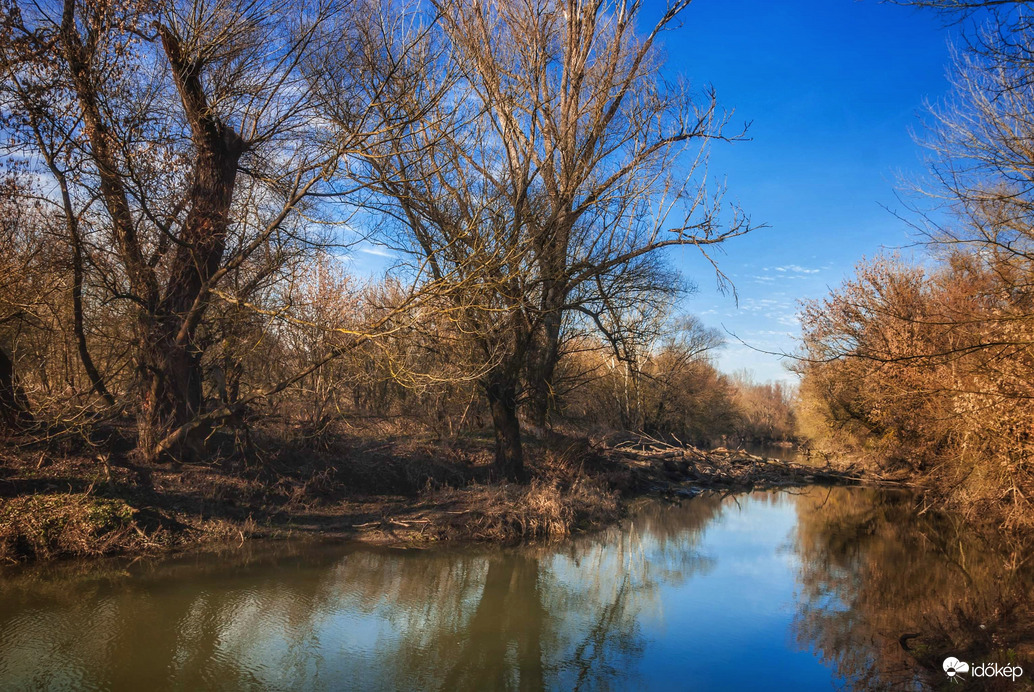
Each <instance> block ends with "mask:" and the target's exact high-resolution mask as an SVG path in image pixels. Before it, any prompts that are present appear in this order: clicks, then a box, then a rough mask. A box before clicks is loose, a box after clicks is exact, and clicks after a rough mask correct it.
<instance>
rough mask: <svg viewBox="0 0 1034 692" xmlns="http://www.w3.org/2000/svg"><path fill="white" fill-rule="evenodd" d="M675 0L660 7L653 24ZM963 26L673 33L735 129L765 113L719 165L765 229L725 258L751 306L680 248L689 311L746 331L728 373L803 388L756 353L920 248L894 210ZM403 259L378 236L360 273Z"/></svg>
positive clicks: (714, 23) (674, 49)
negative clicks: (811, 309) (869, 265)
mask: <svg viewBox="0 0 1034 692" xmlns="http://www.w3.org/2000/svg"><path fill="white" fill-rule="evenodd" d="M663 2H664V0H645V3H644V9H645V11H644V16H643V19H644V20H646V19H649V18H650V15H651V13H654V14H655V13H657V12H659V11H660V10H661V8H662V7H663V5H662V3H663ZM954 32H957V28H953V27H949V26H946V25H945V22H944V19H943V17H941V16H939V15H937V14H936V13H934V12H931V11H919V10H915V9H913V8H910V7H902V6H899V5H893V4H888V3H883V2H879V1H878V0H694V1H693V2H692V4H691V5H690V6H689V7H688V8H687V9H686V10H685V12H684V14H683V15H682V21H681V23H680V24H679V26H677V27H676V28H673V29H672V30H670V31H668V32H666V33H665V34H664V35H663V38H662V42H663V47H664V50H665V52H666V54H667V58H668V67H667V69H668V70H669V72H670V73H671V75H672V76H675V75H676V74H681V75H683V76H685V77H687V78H689V79H690V81H691V83H692V84H693V85H694V86H695V87H697V88H701V89H702V88H704V87H706V86H708V85H711V86H713V87H714V89H715V90H716V92H717V96H718V100H719V102H720V104H721V105H722V106H723V107H724V108H725V109H728V110H732V111H734V113H733V117H732V123H731V125H732V126H733V127H734V128H736V127H741V126H742V125H743V123H745V122H748V121H749V122H751V126H750V128H749V131H748V136H749V138H750V141H747V142H740V143H736V144H724V143H719V144H716V145H715V146H714V147H713V148H712V150H711V158H710V164H709V167H708V176H709V180H711V181H712V182H713V181H724V183H725V186H726V196H725V199H726V201H727V202H732V203H735V204H738V205H739V206H740V207H741V208H742V209H743V210H744V211H745V212H747V213H748V214H749V215H750V216H751V219H752V221H753V222H754V223H757V224H765V225H766V228H764V229H762V230H758V231H756V232H755V233H752V234H750V235H748V236H744V237H741V238H736V239H733V240H732V241H731V242H729V243H728V244H727V245H726V246H725V248H724V252H720V253H718V255H717V260H718V262H719V265H720V266H721V268H722V270H723V271H724V272H725V273H726V274H727V275H728V276H729V277H730V278H731V279H732V280H733V283H734V284H735V287H736V293H737V295H738V298H739V301H738V304H737V301H736V299H735V298H734V297H733V296H732V295H731V294H722V293H720V292H719V291H718V290H717V285H716V281H715V276H714V272H713V270H712V269H711V267H710V265H709V264H708V263H707V262H706V260H704V259H703V258H702V257H701V256H700V255H699V254H698V253H697V251H696V250H695V249H686V250H684V251H680V252H679V253H677V254H674V255H673V257H672V259H673V260H674V263H675V265H676V266H677V267H678V268H679V269H680V271H682V273H683V274H684V276H685V277H686V278H688V279H689V280H691V281H692V282H693V283H694V284H696V286H697V287H698V291H697V292H696V294H695V295H693V296H691V297H690V298H689V299H687V300H686V301H685V303H684V305H682V306H681V310H682V311H683V312H688V313H692V314H695V315H697V316H699V317H700V318H701V320H702V321H703V322H704V323H705V324H706V325H708V326H711V327H715V328H718V329H720V330H722V331H723V332H729V333H731V334H732V335H735V336H728V337H727V340H728V344H727V346H726V347H725V348H724V349H723V350H722V351H721V352H720V353H719V354H718V356H717V362H718V365H719V367H720V368H721V369H722V370H724V371H726V372H733V371H736V370H741V369H746V370H750V371H752V372H753V374H754V376H755V377H756V378H757V379H759V380H775V379H781V380H788V381H795V379H796V378H795V376H794V375H792V374H791V373H790V372H788V371H787V370H786V369H785V367H784V365H783V363H782V362H781V361H780V359H779V358H778V357H776V356H773V355H766V354H764V353H760V352H758V350H756V349H760V350H762V351H773V352H789V351H792V350H793V349H794V340H793V337H794V336H796V335H797V334H798V333H799V325H798V323H797V320H796V312H797V304H798V301H799V300H802V299H813V298H821V297H822V296H824V295H826V294H827V293H828V291H829V289H830V288H831V287H835V286H837V285H838V284H840V282H841V281H843V280H844V279H845V278H846V277H847V276H849V275H850V274H851V273H852V271H853V268H854V266H855V264H856V263H857V262H858V261H859V260H860V259H862V257H863V256H864V257H872V256H874V255H877V254H879V253H880V252H881V251H888V250H894V249H897V248H907V247H908V246H909V245H912V244H913V243H914V242H915V240H916V238H915V237H914V234H913V231H912V229H911V228H910V227H909V225H908V224H907V223H906V222H904V221H902V220H900V219H898V218H896V217H895V215H894V214H893V213H892V211H888V209H890V210H893V211H897V212H905V209H904V207H903V205H902V202H901V201H899V199H898V195H899V191H900V190H902V189H903V188H902V181H903V180H904V181H913V182H914V181H918V180H920V179H921V177H922V175H923V173H924V171H925V166H924V164H923V157H924V155H925V151H924V150H923V149H922V147H921V146H919V145H918V144H916V142H915V139H914V137H913V133H917V132H921V130H922V117H923V112H924V110H925V104H926V103H928V102H937V101H939V100H941V99H942V98H944V97H945V96H946V94H947V90H948V81H947V71H948V64H949V58H950V46H949V41H950V39H951V37H952V35H953V33H954ZM913 201H915V200H913ZM885 207H886V208H885ZM908 252H910V251H909V250H905V251H904V253H905V254H906V255H907V254H908ZM391 256H392V253H391V252H388V251H387V250H385V249H382V248H379V247H377V246H373V245H363V246H360V247H359V248H357V252H356V253H355V254H354V255H353V256H352V259H353V266H354V267H355V268H356V269H358V270H360V271H367V272H374V273H376V272H379V271H382V270H383V269H384V268H385V267H386V266H388V264H390V263H391V260H390V258H391ZM737 338H738V339H740V340H742V341H743V342H745V343H746V344H747V345H743V344H741V343H739V341H737Z"/></svg>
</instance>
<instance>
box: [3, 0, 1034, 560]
mask: <svg viewBox="0 0 1034 692" xmlns="http://www.w3.org/2000/svg"><path fill="white" fill-rule="evenodd" d="M689 4H690V1H689V0H678V1H675V2H669V3H667V4H666V5H664V6H660V5H653V4H650V3H641V2H636V1H630V2H626V1H620V2H612V1H610V0H585V1H583V2H578V3H564V2H553V1H550V2H486V3H481V2H468V1H463V0H436V1H435V2H418V1H415V0H414V1H413V2H407V1H406V0H276V1H273V2H269V1H260V0H140V1H139V2H131V3H127V2H120V1H115V0H48V1H47V2H20V1H18V0H4V1H3V3H2V4H0V70H2V81H0V137H2V140H0V147H2V150H3V155H2V159H0V162H2V167H3V171H2V173H3V178H2V185H0V207H2V209H0V248H2V249H0V429H2V435H3V438H4V440H3V450H2V455H3V456H2V458H3V463H2V465H0V473H2V475H0V497H2V498H3V500H4V505H3V509H0V555H2V556H3V557H5V558H8V559H12V560H14V559H22V558H33V557H36V558H43V557H50V556H54V555H64V554H77V555H81V554H97V553H106V552H119V551H133V550H144V549H151V548H154V549H163V548H168V547H179V546H181V545H184V544H190V543H192V542H197V541H201V540H207V539H209V538H213V537H214V538H218V539H226V538H234V539H236V538H237V537H238V536H239V538H240V540H241V541H242V542H243V541H244V539H245V538H246V537H247V536H249V535H263V536H270V535H280V534H281V533H283V534H285V535H290V534H291V533H292V532H293V531H298V530H306V531H307V530H313V531H316V532H323V533H327V534H332V535H339V534H343V535H351V533H350V532H351V531H352V529H354V528H355V527H373V526H375V527H378V529H381V528H384V527H385V526H388V527H392V526H394V527H400V526H401V527H405V528H407V529H410V528H412V527H413V526H414V525H418V526H419V525H421V524H420V523H421V522H430V521H431V520H430V519H427V518H426V515H413V514H412V512H411V510H412V508H413V507H414V506H416V505H420V506H425V505H426V506H433V507H435V508H437V510H436V511H438V512H439V514H438V515H437V516H438V518H439V519H441V518H442V517H443V516H445V515H462V516H464V517H467V519H466V520H464V521H462V522H459V523H460V524H462V526H458V525H457V522H454V521H452V520H449V522H448V527H447V528H445V529H442V530H441V532H439V533H438V534H435V535H436V538H435V540H437V539H444V538H451V537H465V538H478V539H505V540H511V539H525V538H536V537H563V536H567V535H568V534H570V533H571V532H572V531H576V530H580V529H581V528H588V527H593V526H599V525H602V524H605V523H606V522H608V521H611V520H613V519H615V518H617V517H619V516H621V515H622V512H624V511H625V510H624V504H623V503H624V500H625V499H627V497H628V496H631V495H635V494H636V493H640V492H644V491H647V490H649V489H651V488H653V489H656V488H657V487H659V486H658V485H657V482H658V481H657V479H658V478H662V477H663V482H664V483H667V482H669V481H674V480H676V479H677V478H679V476H678V474H680V473H685V472H686V471H685V468H684V467H685V466H686V465H687V464H690V463H691V461H690V460H691V459H693V458H696V457H694V454H695V452H694V453H693V454H691V453H689V452H688V451H687V452H681V451H680V452H678V459H679V460H680V462H679V463H681V464H683V467H677V464H674V462H672V458H673V457H671V455H670V454H669V456H668V457H664V454H667V452H658V453H656V454H654V456H653V457H650V460H651V461H650V463H654V462H659V461H662V460H664V459H666V460H667V461H666V465H665V466H664V468H660V467H658V469H654V470H653V471H651V472H650V473H647V474H646V475H645V476H644V475H643V473H640V472H639V471H637V470H635V469H634V468H632V467H631V466H629V465H628V464H627V463H626V461H627V460H626V461H620V460H617V461H616V459H618V458H619V457H621V455H620V454H611V453H610V451H612V450H613V449H615V448H616V445H620V444H622V443H623V442H622V441H623V440H624V441H627V439H630V438H631V437H636V438H637V439H639V440H640V441H643V440H648V441H649V444H653V445H654V446H655V447H654V449H653V452H657V447H658V446H660V447H663V448H666V449H668V448H689V447H691V446H696V447H701V448H708V449H710V448H715V447H720V448H724V447H733V448H735V447H739V446H741V445H748V446H749V445H755V444H769V445H771V444H780V445H785V446H787V447H790V446H798V447H800V448H802V449H804V450H806V451H807V452H809V453H810V454H811V455H812V458H813V459H819V460H820V461H819V462H815V463H823V464H825V465H826V466H827V467H831V466H837V467H838V468H840V469H842V471H841V472H839V473H842V474H848V473H853V474H855V475H853V476H850V478H851V479H853V480H856V481H857V480H862V479H863V477H864V478H868V479H875V480H877V481H890V482H893V483H898V484H905V485H908V486H910V487H913V488H916V489H917V492H920V493H921V496H922V498H923V501H924V502H933V503H935V504H937V505H938V506H943V507H950V508H954V509H956V510H960V511H963V512H964V513H967V515H968V516H970V517H978V516H980V517H991V518H992V519H993V520H995V521H997V522H998V523H999V525H1001V526H1005V527H1009V528H1011V529H1023V528H1029V527H1030V526H1032V525H1034V510H1032V508H1031V505H1030V502H1031V499H1030V498H1032V497H1034V469H1032V468H1031V465H1030V460H1029V459H1030V454H1029V451H1030V450H1031V449H1032V445H1034V440H1032V425H1034V414H1032V413H1031V407H1030V406H1029V399H1030V396H1031V385H1030V383H1031V381H1032V378H1031V367H1032V366H1034V363H1032V359H1031V340H1030V330H1031V314H1032V310H1031V301H1032V293H1031V282H1030V278H1029V277H1030V276H1031V274H1032V272H1034V264H1032V253H1034V248H1032V241H1034V233H1032V231H1031V228H1032V225H1031V224H1032V219H1031V216H1030V214H1031V211H1030V205H1031V204H1032V201H1031V196H1032V194H1034V192H1032V190H1031V183H1030V181H1031V180H1032V179H1034V157H1032V155H1031V151H1030V146H1029V142H1030V141H1031V139H1032V138H1034V130H1032V128H1034V126H1032V125H1031V122H1034V92H1032V90H1031V82H1032V80H1031V79H1030V75H1031V70H1032V67H1031V64H1030V60H1029V55H1028V52H1029V51H1028V47H1029V46H1030V45H1031V43H1032V39H1034V26H1032V25H1031V23H1030V20H1029V19H1028V18H1027V16H1026V15H1025V13H1024V12H1023V11H1022V9H1023V5H1024V3H1009V2H1006V3H991V5H994V7H993V8H989V7H983V6H982V4H981V3H959V2H954V1H953V0H944V1H943V2H913V3H904V4H911V5H919V6H923V7H926V6H932V7H934V8H936V9H939V10H940V11H942V12H943V13H944V16H945V18H946V20H947V21H960V22H962V21H968V20H969V19H970V18H971V17H972V16H979V19H980V21H979V22H974V23H973V26H975V27H980V28H977V29H973V30H972V31H971V32H970V33H969V34H966V36H967V37H968V40H967V43H966V44H965V45H963V46H961V47H960V48H959V49H957V50H956V52H955V56H954V64H953V65H952V66H951V68H950V73H951V79H952V92H951V94H952V95H951V97H950V99H948V100H947V101H946V102H944V103H939V104H935V105H934V106H932V107H931V111H930V114H929V118H930V120H931V122H930V123H929V127H928V129H927V130H926V131H925V132H923V133H920V134H919V135H918V137H919V138H920V140H921V141H922V143H923V144H924V146H926V148H927V152H928V155H929V167H930V179H929V180H927V181H924V182H923V183H922V185H920V186H919V187H920V189H919V190H918V192H919V193H920V197H921V198H922V199H923V200H925V201H924V202H920V203H917V204H916V205H915V209H913V210H911V211H910V215H909V217H908V220H909V223H911V224H912V225H913V226H914V228H915V230H916V234H917V236H918V237H920V239H921V245H922V248H921V249H920V251H919V252H916V253H913V254H910V255H908V256H906V255H905V254H902V253H899V254H887V255H885V256H880V257H877V258H874V259H871V260H866V261H863V262H862V263H861V264H859V266H858V267H857V271H856V274H855V275H854V276H853V277H852V278H849V279H848V280H846V281H845V282H844V283H843V285H841V286H840V287H838V288H836V289H834V290H833V291H832V293H831V294H830V295H829V296H828V297H826V298H821V299H817V300H811V301H806V302H804V303H803V304H802V305H801V310H800V314H799V319H800V323H801V328H802V331H801V335H800V339H799V348H798V351H797V352H796V353H794V354H790V355H791V356H792V357H791V359H790V360H791V362H792V369H793V370H794V371H795V372H796V374H797V375H798V376H799V378H800V385H799V387H796V386H790V385H787V384H785V383H783V382H775V383H770V382H758V381H756V380H755V378H754V377H753V375H752V374H751V372H750V371H748V370H743V371H739V372H737V373H735V374H728V373H725V372H722V371H721V370H719V368H718V367H717V365H716V361H715V354H716V353H717V352H718V351H719V349H721V348H722V346H723V342H724V340H725V334H723V333H722V332H721V331H719V330H716V329H714V328H711V327H708V326H705V324H704V323H703V322H702V321H701V320H700V319H699V318H698V317H696V316H694V315H693V314H691V313H690V312H688V311H687V310H686V309H685V306H686V305H687V302H686V299H687V297H689V296H691V295H692V294H693V292H694V291H695V290H696V285H697V282H699V281H715V280H716V281H717V282H718V284H719V285H720V286H721V287H723V288H724V289H726V290H727V291H728V292H729V293H730V294H731V295H730V299H734V295H735V287H734V286H733V285H732V283H731V281H730V280H729V277H728V276H727V274H726V269H725V268H724V267H725V262H727V261H729V259H728V258H727V257H722V255H724V254H726V250H727V248H728V247H730V246H732V245H734V243H733V241H735V242H739V243H749V242H751V237H752V233H754V232H755V231H757V230H758V229H759V228H760V227H761V226H762V224H761V223H759V222H756V221H753V220H752V218H751V216H750V215H749V214H748V213H747V212H746V211H745V210H743V209H741V208H739V206H738V205H737V204H735V203H733V202H730V201H728V200H727V199H726V196H725V189H724V186H723V185H722V184H720V183H716V182H715V180H714V177H713V176H709V171H708V162H709V154H710V152H711V151H712V149H713V148H714V147H725V146H732V145H736V146H740V145H741V143H742V145H743V146H749V143H747V142H746V140H748V139H749V129H748V126H747V124H743V123H739V122H738V121H736V120H735V119H734V117H733V115H732V112H731V110H729V109H727V108H726V107H725V106H724V105H723V104H722V103H720V102H719V100H718V97H717V95H716V93H715V91H714V90H713V89H712V88H709V87H708V86H707V85H699V84H691V83H689V81H688V80H686V79H684V78H681V77H679V75H678V72H677V69H676V66H674V65H671V64H669V62H668V60H667V57H666V53H665V51H664V49H663V41H662V37H663V35H664V34H665V33H666V32H668V31H671V30H673V29H674V28H675V27H677V26H678V25H679V24H680V22H681V21H682V18H683V16H684V13H685V10H686V9H687V7H688V6H689ZM931 200H932V201H933V204H932V205H931V204H930V203H929V202H930V201H931ZM679 249H682V250H683V251H688V252H693V253H698V254H699V255H700V256H701V257H702V258H703V260H704V262H705V264H706V265H707V266H708V267H709V268H710V269H709V271H708V274H707V275H706V276H689V275H687V274H686V273H685V272H684V271H682V266H681V265H680V263H679V262H678V261H676V258H677V257H678V256H679V255H677V254H675V251H678V250H679ZM719 259H721V260H722V263H719ZM761 347H762V348H763V345H762V346H761ZM662 457H663V458H662ZM744 458H745V459H746V458H747V457H744ZM721 459H726V457H721ZM723 463H724V462H723ZM676 467H677V468H676ZM843 469H848V470H847V471H843ZM791 471H793V470H792V469H791ZM793 473H797V472H796V471H793ZM650 474H653V475H650ZM665 474H667V475H665ZM865 474H868V475H865ZM827 476H828V474H827ZM697 477H698V478H699V477H700V474H699V473H698V474H697ZM709 477H710V478H719V479H721V478H731V477H732V476H731V475H730V474H729V473H724V472H715V473H712V475H711V476H709ZM751 477H752V478H753V476H751ZM828 477H831V476H828ZM848 477H849V476H847V475H841V476H837V478H841V479H843V478H848ZM681 479H682V480H685V479H686V477H685V476H681ZM752 482H753V481H752ZM457 507H458V508H459V509H456V508H457ZM399 512H402V514H399ZM406 512H409V513H408V514H407V513H406ZM400 516H404V517H405V518H401V519H400V518H399V517H400ZM414 516H416V518H414ZM393 517H394V518H393ZM471 517H473V518H471ZM425 528H426V527H425Z"/></svg>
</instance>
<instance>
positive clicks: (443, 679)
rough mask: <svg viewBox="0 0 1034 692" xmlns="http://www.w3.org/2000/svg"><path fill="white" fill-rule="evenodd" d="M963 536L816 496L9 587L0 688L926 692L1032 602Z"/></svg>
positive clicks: (21, 576) (924, 519)
mask: <svg viewBox="0 0 1034 692" xmlns="http://www.w3.org/2000/svg"><path fill="white" fill-rule="evenodd" d="M971 533H972V532H970V533H967V532H966V531H965V530H964V529H963V528H962V527H961V526H960V525H958V523H957V522H956V523H953V522H952V521H951V519H950V518H945V517H935V516H933V515H932V514H931V513H927V514H924V515H921V516H918V517H917V516H916V514H915V512H914V511H913V509H912V508H911V504H910V503H909V501H908V500H907V498H903V497H901V496H894V495H888V494H885V493H884V494H880V493H873V492H871V491H864V490H858V489H838V490H834V491H831V492H827V491H826V490H819V489H816V490H813V491H809V492H807V493H804V494H800V495H796V494H789V493H753V494H750V495H745V496H738V497H728V498H724V499H723V498H719V497H716V496H710V497H707V496H705V497H698V498H694V499H693V500H689V501H686V502H684V503H683V504H682V505H681V506H672V505H668V504H661V503H656V504H651V505H648V506H646V507H644V508H643V509H642V510H641V511H640V512H639V513H638V514H637V515H636V516H635V518H634V520H631V521H629V522H627V523H626V524H625V525H623V526H621V527H615V528H613V529H611V530H608V531H605V532H603V533H600V534H597V535H593V536H587V537H583V538H581V539H579V540H575V541H571V542H568V543H565V544H563V545H560V546H552V547H533V548H525V549H519V550H518V549H515V550H498V549H495V550H491V549H480V548H464V549H459V548H448V549H441V550H426V551H419V550H375V549H369V548H354V547H352V548H349V547H328V546H322V547H318V546H311V545H297V544H285V545H277V546H271V547H264V548H261V549H253V550H250V551H245V552H235V553H230V554H228V555H222V556H207V557H203V556H191V557H181V558H178V559H175V560H167V561H161V562H144V561H139V562H136V563H128V562H125V561H106V562H102V563H90V564H66V565H60V566H57V567H55V568H46V569H28V570H20V571H10V570H8V571H7V572H4V573H3V574H2V575H0V603H2V605H3V607H2V608H0V687H3V688H4V689H39V688H49V689H139V688H142V687H146V688H148V689H188V688H189V689H334V690H336V689H358V688H361V689H420V690H424V689H448V690H463V689H472V690H473V689H477V690H482V689H515V690H517V689H520V690H524V689H543V688H552V689H627V688H633V689H643V688H649V689H671V688H672V687H679V688H682V687H687V686H688V687H694V688H699V689H735V688H744V687H748V688H750V687H756V686H757V685H758V684H759V681H763V684H764V686H765V687H767V688H776V689H809V688H814V689H827V688H829V686H830V685H831V684H833V685H846V686H858V687H862V688H869V687H873V686H876V685H877V684H887V685H891V684H893V685H901V684H905V685H913V686H921V685H922V684H924V680H925V678H924V677H923V675H924V673H923V671H924V667H923V666H924V665H929V661H928V660H927V659H928V658H930V656H933V655H934V653H933V652H934V651H935V648H936V647H937V646H940V645H943V643H944V637H946V636H948V635H951V636H956V637H957V636H959V633H960V632H962V631H963V630H964V629H965V627H964V626H963V625H964V624H965V623H967V622H969V620H968V619H967V618H969V619H972V618H977V619H979V620H980V623H978V624H984V625H985V627H986V629H985V630H979V631H980V632H984V633H986V634H984V635H981V636H983V637H984V639H987V640H988V641H990V642H991V643H992V644H994V643H995V642H996V641H998V640H996V639H995V637H999V638H1000V636H1001V634H1002V632H1003V631H1004V629H1005V627H1006V624H1007V623H1006V622H1005V619H1004V618H1006V616H1005V615H1004V612H1005V611H1002V610H1001V609H1000V606H1001V605H1002V604H1003V603H1005V602H1006V600H1003V599H1007V598H1008V597H1009V596H1008V594H1010V593H1011V594H1014V595H1015V594H1016V593H1019V592H1020V591H1022V590H1023V589H1027V591H1026V593H1028V594H1029V593H1030V591H1029V587H1030V584H1031V581H1030V571H1029V569H1026V567H1024V566H1023V565H1024V563H1023V562H1022V560H1021V554H1020V552H1013V553H1008V552H1006V553H1001V552H1000V551H998V549H999V548H1000V547H1001V546H995V547H994V549H992V547H991V546H989V545H988V544H987V542H986V539H983V538H978V537H973V536H972V535H970V534H971ZM1016 550H1017V551H1018V550H1019V549H1018V548H1017V549H1016ZM996 551H997V552H996ZM1008 555H1011V556H1012V558H1013V560H1014V561H1013V563H1009V564H1012V567H1005V566H1004V565H1006V562H1007V560H1003V558H1005V557H1007V556H1008ZM1025 570H1026V571H1025ZM960 575H962V576H960ZM990 584H994V585H996V587H995V596H994V597H993V598H992V597H991V592H990V591H987V590H985V589H984V585H990ZM998 587H1001V588H998ZM992 604H997V605H998V607H999V610H987V609H986V608H987V607H989V606H990V605H992ZM1020 610H1022V609H1021V608H1019V607H1018V606H1016V607H1013V609H1012V612H1013V613H1014V616H1013V617H1014V620H1015V617H1016V616H1015V614H1016V613H1018V612H1019V611H1020ZM953 613H957V614H960V615H959V617H958V618H957V619H956V620H955V621H952V620H951V619H950V618H949V617H948V616H949V615H951V614H953ZM992 614H995V617H996V618H997V619H993V618H992V617H991V615H992ZM931 622H936V623H939V625H938V627H940V629H936V628H934V627H933V626H932V625H930V624H929V623H931ZM952 622H954V623H955V624H954V629H952V627H953V625H952ZM1012 624H1013V625H1015V624H1016V623H1015V622H1013V623H1012ZM1015 631H1017V628H1016V627H1015V626H1013V632H1014V633H1015ZM917 632H918V633H919V634H920V636H919V637H917V638H914V639H911V640H908V641H909V642H911V643H912V648H913V652H912V653H907V652H904V651H903V650H902V648H901V646H900V644H899V643H898V640H899V638H900V637H901V635H902V634H906V633H917ZM938 638H940V639H938ZM988 638H990V639H988ZM960 641H961V640H960ZM967 641H968V640H967ZM974 641H975V640H974ZM981 641H983V639H982V640H981ZM970 644H972V642H970ZM916 649H919V650H920V653H918V654H917V653H915V650H916ZM924 651H925V652H926V653H925V654H924V653H923V652H924ZM971 651H974V652H975V651H977V649H971ZM924 656H925V658H924Z"/></svg>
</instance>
